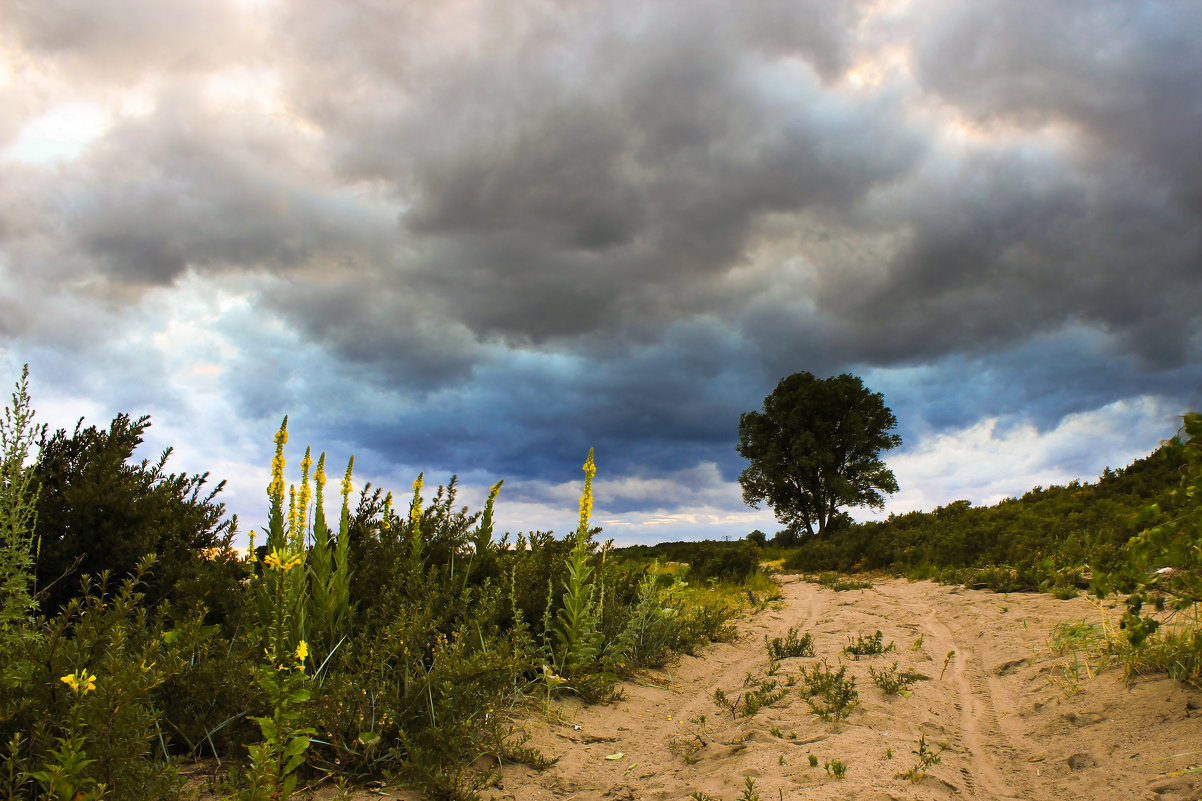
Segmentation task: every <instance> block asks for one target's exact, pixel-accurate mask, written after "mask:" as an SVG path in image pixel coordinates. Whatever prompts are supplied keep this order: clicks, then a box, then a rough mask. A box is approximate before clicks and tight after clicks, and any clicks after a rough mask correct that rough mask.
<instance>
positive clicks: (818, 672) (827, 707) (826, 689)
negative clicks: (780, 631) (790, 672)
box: [802, 659, 860, 723]
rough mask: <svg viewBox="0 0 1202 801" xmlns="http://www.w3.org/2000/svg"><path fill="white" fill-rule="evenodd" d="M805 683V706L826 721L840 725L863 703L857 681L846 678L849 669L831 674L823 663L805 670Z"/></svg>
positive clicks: (803, 673)
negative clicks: (807, 705)
mask: <svg viewBox="0 0 1202 801" xmlns="http://www.w3.org/2000/svg"><path fill="white" fill-rule="evenodd" d="M802 679H803V680H804V681H805V683H806V687H805V690H806V692H805V694H806V696H807V697H806V703H807V704H809V707H810V710H811V711H812V712H813V713H814V714H815V715H817V716H818V717H820V718H822V719H823V720H830V721H834V722H836V723H837V722H838V721H840V720H843V719H845V718H846V717H847V716H848V715H850V714H851V712H852V710H853V709H855V708H856V707H857V706H858V705H859V703H860V694H859V692H857V691H856V680H855V677H854V676H848V675H847V666H846V665H840V666H839V669H838V670H837V671H836V670H832V669H831V666H830V665H829V664H828V663H827V662H826V660H825V659H824V660H823V661H822V662H821V663H817V662H816V663H814V664H813V665H812V666H811V667H810V669H809V670H805V669H804V668H803V669H802ZM815 697H817V700H815Z"/></svg>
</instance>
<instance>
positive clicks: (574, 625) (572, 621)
mask: <svg viewBox="0 0 1202 801" xmlns="http://www.w3.org/2000/svg"><path fill="white" fill-rule="evenodd" d="M596 473H597V467H596V465H595V464H594V463H593V450H592V448H590V449H589V452H588V459H587V460H585V462H584V492H583V493H582V494H581V496H580V524H579V526H578V527H577V529H576V542H575V544H574V545H573V546H572V551H571V553H569V554H568V559H567V568H568V578H567V580H566V581H565V582H564V585H563V606H562V607H560V610H559V614H558V616H557V618H556V621H555V647H554V648H553V649H552V654H553V656H554V659H555V666H556V667H557V668H558V669H559V672H560V673H562V674H564V675H567V676H577V675H580V674H582V673H584V672H585V671H586V670H587V669H588V668H589V667H590V666H592V664H593V663H594V662H595V661H596V659H597V655H598V654H599V653H600V650H601V632H600V630H599V628H598V622H599V619H600V615H599V613H598V603H597V598H596V597H595V596H594V585H593V582H592V581H591V579H592V574H593V566H592V565H591V564H590V562H589V559H590V557H591V556H592V552H593V541H592V538H591V537H590V536H589V518H590V516H591V515H592V511H593V476H594V475H596Z"/></svg>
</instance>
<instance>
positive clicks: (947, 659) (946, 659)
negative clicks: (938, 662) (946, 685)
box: [939, 651, 956, 681]
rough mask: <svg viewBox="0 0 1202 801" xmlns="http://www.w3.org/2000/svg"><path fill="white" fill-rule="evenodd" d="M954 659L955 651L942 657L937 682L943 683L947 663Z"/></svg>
mask: <svg viewBox="0 0 1202 801" xmlns="http://www.w3.org/2000/svg"><path fill="white" fill-rule="evenodd" d="M955 658H956V652H955V651H948V652H947V656H945V657H943V669H942V670H940V671H939V680H940V681H943V674H944V673H946V672H947V666H948V663H949V662H951V661H952V660H953V659H955Z"/></svg>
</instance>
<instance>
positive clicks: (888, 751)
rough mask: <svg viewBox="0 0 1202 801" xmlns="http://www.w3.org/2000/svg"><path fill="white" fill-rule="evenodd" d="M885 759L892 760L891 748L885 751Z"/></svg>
mask: <svg viewBox="0 0 1202 801" xmlns="http://www.w3.org/2000/svg"><path fill="white" fill-rule="evenodd" d="M885 759H893V749H892V748H886V749H885Z"/></svg>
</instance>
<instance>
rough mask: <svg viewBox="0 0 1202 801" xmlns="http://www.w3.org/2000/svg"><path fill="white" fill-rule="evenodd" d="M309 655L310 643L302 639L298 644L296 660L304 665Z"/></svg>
mask: <svg viewBox="0 0 1202 801" xmlns="http://www.w3.org/2000/svg"><path fill="white" fill-rule="evenodd" d="M308 656H309V644H308V643H306V642H305V641H304V640H301V641H300V642H299V643H297V644H296V661H297V662H300V664H301V666H302V667H304V664H305V658H306V657H308Z"/></svg>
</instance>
